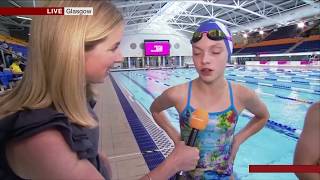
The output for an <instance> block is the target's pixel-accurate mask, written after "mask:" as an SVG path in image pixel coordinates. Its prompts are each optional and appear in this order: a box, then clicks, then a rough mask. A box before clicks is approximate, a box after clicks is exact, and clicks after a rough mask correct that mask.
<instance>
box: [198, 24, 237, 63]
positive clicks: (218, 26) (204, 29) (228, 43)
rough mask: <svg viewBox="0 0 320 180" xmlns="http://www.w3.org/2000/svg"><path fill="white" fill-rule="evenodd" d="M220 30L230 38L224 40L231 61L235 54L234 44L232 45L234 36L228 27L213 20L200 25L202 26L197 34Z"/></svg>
mask: <svg viewBox="0 0 320 180" xmlns="http://www.w3.org/2000/svg"><path fill="white" fill-rule="evenodd" d="M214 29H215V30H220V31H222V32H223V33H224V34H225V35H226V36H228V37H230V39H229V40H228V39H224V40H223V41H224V44H225V45H226V48H227V51H228V55H229V56H228V57H229V59H230V57H231V54H232V52H233V43H232V35H231V33H230V31H229V30H228V29H227V27H226V26H225V25H224V24H222V23H221V22H218V21H215V20H213V19H209V20H206V21H204V22H202V23H200V26H199V27H198V29H197V30H196V32H208V31H210V30H214Z"/></svg>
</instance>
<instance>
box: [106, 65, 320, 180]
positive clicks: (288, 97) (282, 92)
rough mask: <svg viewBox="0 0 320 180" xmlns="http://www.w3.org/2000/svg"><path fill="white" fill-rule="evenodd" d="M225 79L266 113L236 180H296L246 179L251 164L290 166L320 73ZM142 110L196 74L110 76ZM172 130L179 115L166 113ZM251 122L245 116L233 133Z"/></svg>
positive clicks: (318, 96) (319, 91)
mask: <svg viewBox="0 0 320 180" xmlns="http://www.w3.org/2000/svg"><path fill="white" fill-rule="evenodd" d="M225 75H226V76H225V77H226V78H227V79H228V80H230V81H236V82H238V83H241V84H243V85H245V86H247V87H249V88H251V89H253V90H255V91H256V92H257V94H258V95H259V97H260V98H261V99H262V101H263V102H264V103H265V104H266V105H267V107H268V109H269V112H270V120H271V121H269V122H268V124H267V126H266V127H265V128H263V130H261V131H260V132H259V133H258V134H256V135H255V136H253V137H252V138H250V139H249V140H247V141H246V142H245V143H244V144H242V145H241V147H240V149H239V152H238V154H237V158H236V161H235V167H234V170H235V172H236V174H237V177H238V178H240V179H284V180H287V179H297V178H296V177H295V176H294V175H293V174H287V173H283V174H271V173H270V174H269V173H268V174H266V173H263V174H262V173H256V174H249V173H248V165H249V164H291V163H292V159H293V153H294V148H295V145H296V142H297V138H298V136H299V130H301V129H302V127H303V120H304V116H305V113H306V111H307V109H308V107H309V106H310V104H311V103H312V102H316V101H319V100H320V79H319V77H320V71H317V70H312V71H310V70H303V69H276V68H272V69H263V68H248V67H240V68H234V67H228V68H227V69H226V71H225ZM112 76H113V77H114V78H115V79H116V80H117V83H120V84H122V86H124V87H125V88H126V89H127V90H128V91H129V92H130V93H131V94H132V95H133V96H134V99H135V100H137V101H138V102H139V103H140V104H141V105H142V106H143V107H144V108H145V109H146V110H148V109H149V107H150V105H151V103H152V101H153V100H154V98H155V97H157V96H158V95H160V94H161V93H162V92H163V91H164V90H165V89H167V88H168V87H171V86H174V85H177V84H181V83H184V82H188V81H190V80H192V79H194V78H196V77H197V73H196V71H195V69H175V70H168V69H167V70H148V71H146V70H140V71H120V72H112ZM168 115H169V117H170V120H171V122H172V124H173V125H174V127H176V128H177V130H179V124H178V123H179V121H178V114H177V112H176V110H175V109H173V108H171V109H169V110H168ZM249 119H250V114H248V113H246V112H244V113H242V115H241V116H240V118H239V121H238V124H237V127H236V131H239V129H241V128H243V127H244V126H245V125H246V123H247V122H248V121H249Z"/></svg>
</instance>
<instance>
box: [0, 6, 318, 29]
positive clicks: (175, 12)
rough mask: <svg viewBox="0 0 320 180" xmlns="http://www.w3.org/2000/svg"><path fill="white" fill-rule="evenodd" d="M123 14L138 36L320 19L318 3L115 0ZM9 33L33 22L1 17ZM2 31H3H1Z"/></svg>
mask: <svg viewBox="0 0 320 180" xmlns="http://www.w3.org/2000/svg"><path fill="white" fill-rule="evenodd" d="M112 2H113V3H114V4H116V6H117V7H118V8H119V9H120V10H121V11H122V12H123V15H124V19H125V21H126V33H137V32H139V31H141V30H143V29H147V28H150V24H159V25H160V27H161V25H163V24H164V23H165V24H168V25H169V26H170V27H171V28H172V29H173V30H174V31H178V32H182V33H183V34H188V33H190V32H192V31H193V30H194V29H195V28H197V26H198V24H199V23H201V22H202V21H204V20H206V19H210V18H211V19H216V20H217V21H221V22H222V23H224V24H226V25H227V26H228V27H229V28H230V30H231V31H232V32H233V33H236V32H241V31H242V32H245V31H247V32H249V31H254V30H257V29H259V30H260V29H262V30H269V29H273V28H276V27H280V26H286V25H289V24H293V23H298V22H299V21H304V22H309V21H310V22H312V20H315V19H320V2H319V0H198V1H190V0H189V1H184V0H181V1H178V0H177V1H173V0H167V1H162V0H158V1H156V0H112ZM0 6H2V7H4V6H6V7H33V6H35V7H38V6H41V1H39V0H1V1H0ZM0 23H2V24H3V26H5V27H7V28H8V29H9V30H10V31H15V32H16V31H26V30H28V27H29V26H30V20H24V19H19V18H17V17H15V16H0ZM0 30H1V29H0Z"/></svg>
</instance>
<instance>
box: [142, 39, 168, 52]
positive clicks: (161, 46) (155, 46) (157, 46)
mask: <svg viewBox="0 0 320 180" xmlns="http://www.w3.org/2000/svg"><path fill="white" fill-rule="evenodd" d="M144 50H145V56H168V55H170V43H169V41H157V40H155V41H145V42H144Z"/></svg>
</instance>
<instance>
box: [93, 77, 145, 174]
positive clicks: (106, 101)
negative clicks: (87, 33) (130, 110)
mask: <svg viewBox="0 0 320 180" xmlns="http://www.w3.org/2000/svg"><path fill="white" fill-rule="evenodd" d="M97 90H98V98H97V100H98V101H97V105H96V107H95V111H96V113H97V115H98V117H99V120H100V122H99V125H100V150H101V151H102V152H104V153H105V154H106V155H107V156H108V157H109V160H110V163H111V168H112V176H113V177H112V179H113V180H128V179H130V180H134V179H139V178H140V177H142V176H143V175H144V174H146V173H147V172H149V169H148V167H147V165H146V163H145V160H144V158H143V156H142V155H141V154H140V150H139V147H138V145H137V142H136V140H135V138H134V136H133V134H132V131H131V128H130V126H129V124H128V121H127V119H126V116H125V114H124V112H123V110H122V108H121V104H120V102H119V100H118V97H117V95H116V93H115V90H114V88H113V86H112V83H111V81H110V79H109V78H108V79H107V80H106V82H105V83H104V84H101V85H98V86H97Z"/></svg>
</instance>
